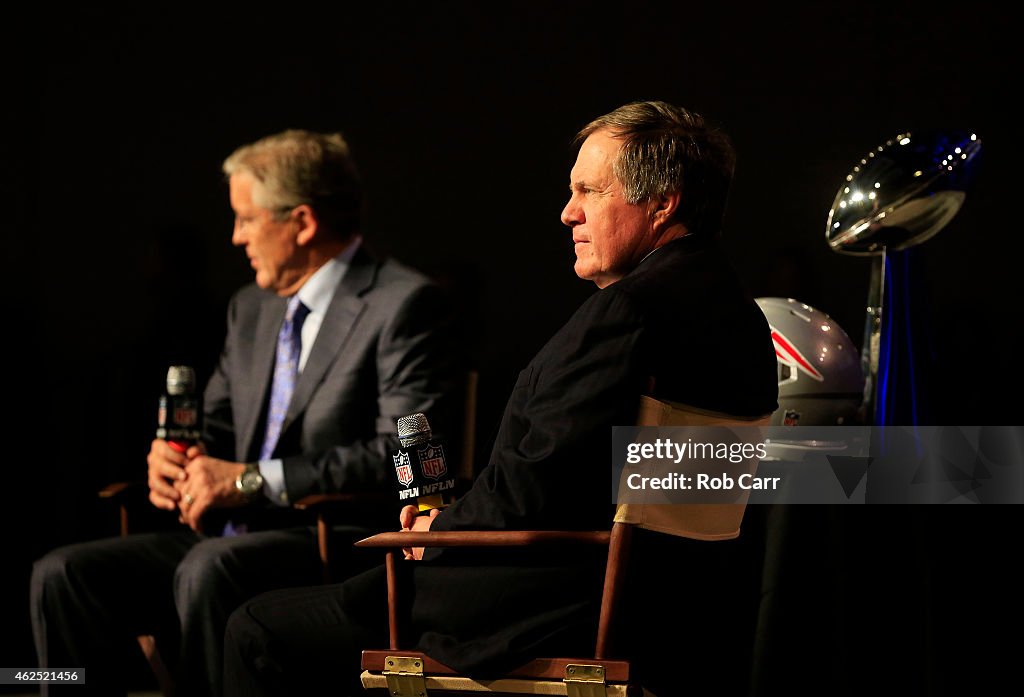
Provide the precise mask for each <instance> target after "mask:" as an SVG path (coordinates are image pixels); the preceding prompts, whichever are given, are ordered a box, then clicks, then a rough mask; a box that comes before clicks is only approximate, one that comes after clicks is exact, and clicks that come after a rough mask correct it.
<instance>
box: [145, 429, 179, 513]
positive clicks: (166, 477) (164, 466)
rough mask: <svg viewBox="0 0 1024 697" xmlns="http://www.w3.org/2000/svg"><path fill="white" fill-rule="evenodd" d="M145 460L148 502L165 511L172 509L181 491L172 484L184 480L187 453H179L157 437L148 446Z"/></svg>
mask: <svg viewBox="0 0 1024 697" xmlns="http://www.w3.org/2000/svg"><path fill="white" fill-rule="evenodd" d="M146 462H147V463H148V464H149V474H148V477H147V483H148V484H149V500H150V503H152V504H153V505H154V506H156V507H157V508H162V509H164V510H165V511H173V510H174V509H175V508H177V506H178V502H179V501H180V500H181V492H179V491H178V490H177V489H176V488H175V486H174V485H175V484H176V483H178V482H182V481H184V480H185V478H186V476H187V475H186V474H185V465H186V464H187V463H188V457H187V455H186V454H183V453H179V452H178V451H177V450H175V449H174V448H172V447H171V446H170V445H168V444H167V441H165V440H162V439H160V438H157V439H156V440H154V441H153V443H152V444H151V445H150V446H149V455H147V456H146Z"/></svg>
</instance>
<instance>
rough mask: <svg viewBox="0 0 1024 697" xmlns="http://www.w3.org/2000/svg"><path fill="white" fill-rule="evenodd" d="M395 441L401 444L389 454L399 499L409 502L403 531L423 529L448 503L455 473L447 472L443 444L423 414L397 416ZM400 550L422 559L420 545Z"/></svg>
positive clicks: (401, 516) (453, 485) (404, 509)
mask: <svg viewBox="0 0 1024 697" xmlns="http://www.w3.org/2000/svg"><path fill="white" fill-rule="evenodd" d="M398 442H399V444H400V446H401V447H399V449H398V450H397V451H395V453H394V454H393V455H392V460H393V461H394V464H395V479H396V481H397V486H398V499H399V500H400V501H405V502H408V503H409V505H407V506H405V507H404V508H403V509H402V512H401V514H400V516H399V521H400V523H401V526H402V530H403V531H407V532H426V531H427V530H429V529H430V525H431V523H433V521H434V518H436V517H437V515H438V514H439V513H440V512H441V509H442V508H444V507H445V506H446V505H447V504H448V500H447V497H448V496H449V495H450V494H451V492H452V491H453V490H454V489H455V475H454V473H452V472H449V471H448V463H447V461H446V459H445V455H444V445H443V444H442V443H441V442H440V441H437V440H434V439H433V433H432V431H431V430H430V423H429V422H428V421H427V417H426V415H424V414H410V415H409V416H403V417H402V418H400V419H399V420H398ZM424 514H425V515H424ZM402 552H403V553H404V555H405V558H406V559H422V558H423V547H406V548H404V549H403V550H402Z"/></svg>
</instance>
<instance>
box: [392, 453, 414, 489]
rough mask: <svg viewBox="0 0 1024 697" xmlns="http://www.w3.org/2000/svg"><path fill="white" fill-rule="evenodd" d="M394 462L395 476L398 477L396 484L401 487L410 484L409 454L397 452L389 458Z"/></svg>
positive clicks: (410, 463) (410, 464) (410, 465)
mask: <svg viewBox="0 0 1024 697" xmlns="http://www.w3.org/2000/svg"><path fill="white" fill-rule="evenodd" d="M391 459H392V460H394V461H395V474H397V475H398V483H399V484H401V485H402V486H409V485H410V484H412V462H410V460H409V453H407V452H402V451H399V452H397V453H395V454H394V455H392V456H391Z"/></svg>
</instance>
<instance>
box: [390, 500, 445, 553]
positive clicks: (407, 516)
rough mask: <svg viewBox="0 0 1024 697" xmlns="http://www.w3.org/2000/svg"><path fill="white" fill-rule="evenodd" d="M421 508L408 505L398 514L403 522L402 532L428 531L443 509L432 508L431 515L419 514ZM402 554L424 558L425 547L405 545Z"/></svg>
mask: <svg viewBox="0 0 1024 697" xmlns="http://www.w3.org/2000/svg"><path fill="white" fill-rule="evenodd" d="M417 513H419V509H418V508H416V506H406V507H405V508H403V509H402V512H401V513H399V514H398V520H399V522H400V523H401V524H402V532H426V531H427V530H430V526H431V525H432V524H433V523H434V518H436V517H437V516H438V515H439V514H440V513H441V509H439V508H431V509H430V515H429V516H425V515H417ZM402 554H404V555H405V558H406V559H416V560H419V559H422V558H423V547H403V548H402Z"/></svg>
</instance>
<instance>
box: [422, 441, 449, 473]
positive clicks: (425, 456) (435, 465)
mask: <svg viewBox="0 0 1024 697" xmlns="http://www.w3.org/2000/svg"><path fill="white" fill-rule="evenodd" d="M416 456H417V457H418V458H419V461H420V471H421V472H423V476H424V477H428V478H430V479H440V478H441V477H443V476H444V475H445V473H446V472H447V471H448V468H447V467H446V466H445V464H444V450H443V449H442V448H441V446H440V445H428V446H427V447H426V448H424V449H423V450H417V451H416Z"/></svg>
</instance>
